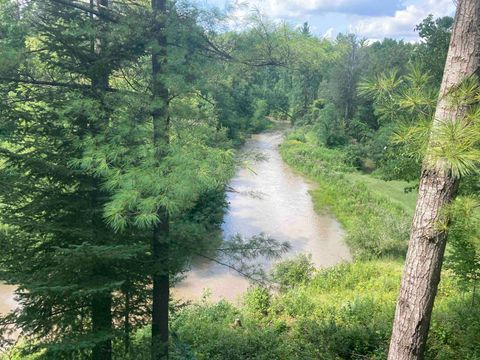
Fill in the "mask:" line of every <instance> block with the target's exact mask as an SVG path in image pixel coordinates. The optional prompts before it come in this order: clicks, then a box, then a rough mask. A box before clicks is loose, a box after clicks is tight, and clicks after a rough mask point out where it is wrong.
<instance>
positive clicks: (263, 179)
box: [173, 130, 351, 300]
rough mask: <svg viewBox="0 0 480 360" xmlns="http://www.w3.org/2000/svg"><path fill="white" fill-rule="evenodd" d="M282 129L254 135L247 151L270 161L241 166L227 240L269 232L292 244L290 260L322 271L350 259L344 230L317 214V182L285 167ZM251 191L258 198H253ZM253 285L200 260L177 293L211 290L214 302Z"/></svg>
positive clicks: (189, 296) (191, 296)
mask: <svg viewBox="0 0 480 360" xmlns="http://www.w3.org/2000/svg"><path fill="white" fill-rule="evenodd" d="M283 134H284V132H283V131H280V130H279V131H272V132H264V133H261V134H257V135H254V136H253V137H252V138H251V139H250V140H248V141H247V143H246V144H245V146H244V149H243V150H244V151H247V152H259V153H261V154H262V155H264V157H265V158H266V159H265V160H264V161H259V162H256V163H254V164H251V165H250V166H248V167H246V168H241V169H239V170H238V171H237V174H236V175H235V177H234V178H233V179H232V181H231V183H230V186H231V188H233V189H234V190H235V191H234V192H229V193H228V202H229V204H230V207H229V211H228V213H227V214H226V216H225V220H224V224H223V233H224V237H225V238H226V239H228V238H229V237H231V236H232V235H235V234H241V235H242V236H252V235H258V234H259V233H265V234H267V235H269V236H271V237H273V238H274V239H276V240H279V241H288V242H289V243H290V245H291V246H292V249H291V251H290V252H289V253H288V254H285V257H289V256H293V255H295V254H298V253H301V252H303V253H310V254H311V255H312V261H313V262H314V263H315V265H316V267H318V268H323V267H329V266H332V265H335V264H338V263H339V262H342V261H349V260H351V255H350V252H349V249H348V247H347V246H346V245H345V243H344V242H343V237H344V232H343V230H342V228H341V227H340V224H339V223H338V221H336V220H335V219H334V218H333V217H332V216H331V215H329V214H318V213H317V212H315V210H314V207H313V202H312V199H311V197H310V194H309V191H310V190H312V189H314V184H312V183H310V182H309V181H307V180H306V179H305V178H304V177H302V176H301V175H299V174H298V173H296V172H294V171H293V170H292V169H291V168H290V167H289V166H288V165H287V164H285V163H284V162H283V161H282V159H281V156H280V154H279V151H278V145H279V144H280V143H281V142H282V139H283ZM252 192H253V193H255V194H257V195H259V196H252ZM248 287H249V283H248V281H247V280H246V279H244V278H242V277H241V276H240V275H238V274H237V273H236V272H235V271H234V270H231V269H228V268H226V267H225V266H222V265H219V264H217V263H213V262H209V261H198V262H196V263H195V264H194V265H193V267H192V270H191V271H190V272H189V273H188V274H187V275H186V278H185V279H184V280H183V281H182V282H180V283H179V284H178V285H177V286H176V288H175V289H174V291H173V293H174V296H175V297H178V298H182V299H185V300H198V299H199V298H201V297H202V294H203V293H204V290H205V289H209V292H210V293H211V295H210V298H211V299H212V300H218V299H221V298H225V299H228V300H237V299H238V297H239V295H241V294H242V293H243V292H245V290H247V288H248Z"/></svg>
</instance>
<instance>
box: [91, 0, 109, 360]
mask: <svg viewBox="0 0 480 360" xmlns="http://www.w3.org/2000/svg"><path fill="white" fill-rule="evenodd" d="M108 2H109V0H97V1H96V3H97V7H98V11H99V12H102V11H104V9H106V8H107V7H108V6H109V3H108ZM90 6H91V7H93V6H94V0H90ZM91 20H92V21H93V20H94V17H93V16H92V17H91ZM101 35H102V34H100V35H99V36H97V37H96V38H95V39H92V45H91V50H92V52H93V53H95V54H96V55H97V56H101V52H102V47H103V46H105V43H104V40H103V39H102V36H101ZM91 82H92V89H93V91H94V92H95V93H97V94H98V96H99V97H100V99H102V98H103V96H104V95H105V93H106V91H107V89H108V85H109V84H108V83H109V70H108V68H107V67H102V68H100V69H98V70H97V72H96V73H94V74H93V76H92V79H91ZM107 120H108V119H105V118H101V119H100V118H99V124H96V125H95V126H93V127H92V128H91V131H92V133H93V134H95V133H98V132H99V131H100V129H101V127H102V125H103V124H101V122H102V121H107ZM101 197H102V191H101V183H100V181H99V180H98V179H97V178H92V192H91V198H92V200H91V203H92V226H93V234H94V237H95V238H94V241H96V242H97V243H102V239H101V236H102V235H101V233H102V230H101V229H104V222H103V218H102V213H101V210H100V209H101V208H102V204H101ZM101 268H102V266H100V268H99V269H98V270H97V271H98V273H99V275H101V274H102V271H103V270H102V269H101ZM105 271H108V269H105ZM112 302H113V301H112V294H111V292H110V291H104V292H102V293H97V294H94V295H93V296H92V302H91V310H92V332H93V333H94V334H96V335H100V336H103V337H105V340H102V341H100V342H98V343H97V344H95V346H94V347H93V349H92V360H111V359H112V339H111V334H112V330H113V329H112V328H113V315H112Z"/></svg>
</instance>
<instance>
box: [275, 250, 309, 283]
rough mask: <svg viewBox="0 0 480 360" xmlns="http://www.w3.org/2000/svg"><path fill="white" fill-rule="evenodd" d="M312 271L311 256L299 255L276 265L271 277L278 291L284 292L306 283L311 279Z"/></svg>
mask: <svg viewBox="0 0 480 360" xmlns="http://www.w3.org/2000/svg"><path fill="white" fill-rule="evenodd" d="M314 271H315V268H314V266H313V263H312V256H311V255H305V254H299V255H297V256H296V257H295V258H293V259H289V260H284V261H282V262H280V263H278V264H276V265H275V267H274V268H273V270H272V274H271V277H272V280H273V281H274V282H275V283H277V284H278V285H279V286H280V290H281V291H285V290H287V289H291V288H294V287H295V286H299V285H302V284H305V283H307V282H308V281H309V280H310V279H311V278H312V276H313V273H314Z"/></svg>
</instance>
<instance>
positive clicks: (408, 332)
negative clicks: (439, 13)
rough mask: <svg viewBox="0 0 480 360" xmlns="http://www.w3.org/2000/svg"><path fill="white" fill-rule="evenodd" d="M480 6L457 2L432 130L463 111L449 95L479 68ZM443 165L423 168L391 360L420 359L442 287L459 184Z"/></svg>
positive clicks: (465, 0) (474, 2)
mask: <svg viewBox="0 0 480 360" xmlns="http://www.w3.org/2000/svg"><path fill="white" fill-rule="evenodd" d="M479 20H480V1H479V0H459V1H458V6H457V13H456V16H455V24H454V28H453V33H452V38H451V40H450V48H449V51H448V56H447V60H446V66H445V71H444V75H443V80H442V86H441V89H440V97H439V101H438V104H437V109H436V113H435V119H434V123H433V126H434V127H435V126H438V123H439V122H440V121H442V120H445V119H453V120H455V119H459V118H461V117H462V116H463V115H464V111H465V109H462V108H457V109H454V108H452V106H451V105H449V100H448V96H447V95H448V92H449V91H450V90H451V89H452V88H453V87H455V86H456V85H458V84H460V83H461V82H462V81H463V80H464V79H465V78H467V77H469V76H471V75H473V74H475V73H476V72H477V70H478V69H479V65H480V33H479V25H480V23H479ZM443 168H444V167H442V166H441V164H437V166H435V165H433V166H432V165H428V166H427V165H424V168H423V170H422V176H421V180H420V188H419V194H418V200H417V207H416V210H415V216H414V219H413V225H412V230H411V236H410V243H409V248H408V253H407V258H406V262H405V270H404V274H403V279H402V284H401V289H400V295H399V298H398V302H397V308H396V312H395V320H394V324H393V331H392V338H391V342H390V350H389V353H388V359H389V360H411V359H422V358H423V353H424V350H425V345H426V341H427V335H428V330H429V326H430V318H431V314H432V309H433V304H434V300H435V295H436V293H437V287H438V283H439V281H440V272H441V268H442V262H443V255H444V252H445V245H446V241H447V232H446V231H445V230H442V229H441V227H439V226H437V225H438V224H439V223H440V222H441V221H442V220H443V221H444V220H445V219H443V218H442V217H443V214H442V210H443V209H444V207H445V205H447V204H449V203H450V202H451V201H452V200H453V199H454V197H455V193H456V189H457V186H458V180H457V179H455V178H454V177H453V176H452V175H451V173H450V172H449V171H445V170H442V169H443Z"/></svg>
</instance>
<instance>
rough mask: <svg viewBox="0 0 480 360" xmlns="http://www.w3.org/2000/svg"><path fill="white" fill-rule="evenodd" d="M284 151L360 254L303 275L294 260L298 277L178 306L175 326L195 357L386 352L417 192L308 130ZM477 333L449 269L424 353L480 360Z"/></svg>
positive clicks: (374, 356) (373, 357) (232, 359)
mask: <svg viewBox="0 0 480 360" xmlns="http://www.w3.org/2000/svg"><path fill="white" fill-rule="evenodd" d="M280 152H281V154H282V156H283V159H284V160H285V161H286V162H287V163H289V164H290V165H291V166H292V167H294V168H295V169H297V171H299V172H301V173H302V174H304V175H306V176H308V177H309V178H310V179H312V181H314V182H316V183H317V184H318V186H317V187H316V188H315V189H314V190H312V191H311V194H312V198H313V201H314V204H315V207H316V209H317V211H320V212H322V211H325V210H324V209H326V208H328V210H329V211H331V212H332V213H333V214H335V216H337V218H338V219H339V221H340V222H341V223H342V225H343V227H344V228H345V230H346V231H347V241H348V244H349V245H350V246H351V248H352V251H353V253H354V256H355V261H354V262H352V263H346V264H341V265H337V266H335V267H333V268H329V269H325V270H320V271H317V272H316V273H315V274H313V276H311V277H307V278H303V280H302V276H300V275H301V274H302V271H303V270H304V269H305V267H303V266H302V262H300V261H299V262H297V263H296V264H295V263H291V264H289V267H288V269H287V271H284V272H283V276H284V277H285V278H286V279H287V280H288V279H292V278H293V279H297V280H301V281H293V285H292V286H290V287H287V288H284V289H283V290H281V291H280V292H279V293H275V294H272V293H270V292H269V291H268V290H266V289H261V288H255V289H251V290H250V291H249V292H248V293H247V294H246V295H245V296H244V298H243V303H242V304H241V305H239V306H235V305H232V303H229V302H226V301H220V302H218V303H209V302H201V303H197V304H194V305H192V306H188V307H186V308H184V309H182V310H180V311H178V312H176V314H175V316H174V320H173V322H172V328H173V330H174V331H175V333H176V334H177V335H178V339H181V341H182V345H183V346H184V347H183V348H185V349H188V350H187V352H188V353H189V354H190V355H191V356H192V358H196V359H215V360H241V359H242V360H243V359H262V360H263V359H265V360H266V359H268V360H276V359H278V360H305V359H322V360H323V359H326V360H334V359H357V360H360V359H362V360H364V359H370V360H381V359H382V360H383V359H385V358H386V353H387V349H388V344H389V338H390V332H391V325H392V319H393V314H394V309H395V302H396V298H397V295H398V290H399V284H400V279H401V274H402V271H403V255H404V253H405V249H406V239H407V238H408V227H409V223H410V219H411V216H412V213H413V210H414V204H415V195H414V194H411V193H405V192H404V187H406V186H407V183H402V182H393V183H392V182H388V183H387V182H384V181H382V180H379V179H376V178H374V177H372V176H368V175H362V174H359V173H357V172H355V171H354V169H352V168H351V167H349V166H348V165H345V162H344V161H343V154H342V152H341V151H337V150H329V149H325V148H320V147H318V146H317V145H316V144H315V142H313V141H312V139H311V138H309V134H305V133H303V134H302V133H301V132H292V133H290V135H289V136H288V137H287V138H286V139H285V141H284V142H283V144H282V145H281V148H280ZM235 319H239V320H240V322H241V324H242V326H233V324H234V322H235ZM199 334H204V335H199ZM212 334H213V335H212ZM479 336H480V310H479V309H477V308H472V307H471V305H470V301H469V300H468V299H465V298H463V295H462V294H461V291H460V289H459V288H458V286H457V284H456V282H455V279H454V278H453V277H452V276H450V274H449V273H448V271H445V272H444V274H443V277H442V281H441V283H440V287H439V291H438V295H437V298H436V303H435V309H434V313H433V319H432V325H431V330H430V336H429V341H428V346H427V354H426V359H428V360H434V359H435V360H447V359H448V360H456V359H469V360H473V359H479V358H480V345H479V344H480V342H479V340H480V339H479Z"/></svg>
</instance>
